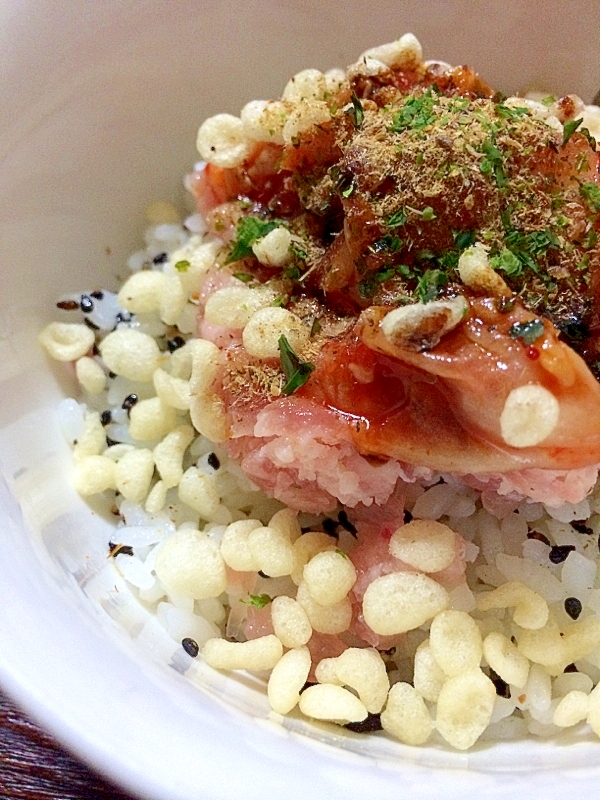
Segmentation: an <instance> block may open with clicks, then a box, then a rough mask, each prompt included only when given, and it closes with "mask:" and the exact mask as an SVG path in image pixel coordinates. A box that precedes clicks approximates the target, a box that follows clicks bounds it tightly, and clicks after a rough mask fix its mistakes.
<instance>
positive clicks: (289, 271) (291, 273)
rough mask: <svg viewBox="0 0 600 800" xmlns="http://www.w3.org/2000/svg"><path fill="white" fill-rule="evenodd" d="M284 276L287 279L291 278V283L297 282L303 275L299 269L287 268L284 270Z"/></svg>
mask: <svg viewBox="0 0 600 800" xmlns="http://www.w3.org/2000/svg"><path fill="white" fill-rule="evenodd" d="M283 274H284V275H285V277H286V278H289V279H290V280H291V281H297V280H298V278H299V277H300V275H301V274H302V273H301V272H300V270H299V269H298V267H287V268H286V269H285V270H284V273H283Z"/></svg>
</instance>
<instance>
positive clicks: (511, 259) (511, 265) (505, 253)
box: [490, 247, 523, 277]
mask: <svg viewBox="0 0 600 800" xmlns="http://www.w3.org/2000/svg"><path fill="white" fill-rule="evenodd" d="M490 266H491V267H492V269H499V270H502V272H505V273H506V274H507V275H509V276H511V277H513V276H516V275H521V274H522V272H523V265H522V264H521V262H520V261H519V259H518V258H517V257H516V255H515V254H514V253H513V252H512V251H511V250H509V249H508V247H505V248H504V249H503V250H502V252H501V253H499V254H498V255H497V256H492V257H491V258H490Z"/></svg>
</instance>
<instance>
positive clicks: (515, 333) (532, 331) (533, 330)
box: [508, 319, 544, 346]
mask: <svg viewBox="0 0 600 800" xmlns="http://www.w3.org/2000/svg"><path fill="white" fill-rule="evenodd" d="M543 333H544V323H543V322H542V321H541V319H533V320H531V322H515V324H514V325H511V327H510V328H509V331H508V335H509V336H510V337H511V339H522V340H523V342H524V343H525V344H526V345H527V346H531V345H532V344H533V343H534V342H535V341H536V340H537V339H539V338H540V336H542V335H543Z"/></svg>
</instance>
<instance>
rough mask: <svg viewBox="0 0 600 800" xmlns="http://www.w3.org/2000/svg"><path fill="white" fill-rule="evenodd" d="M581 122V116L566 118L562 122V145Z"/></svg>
mask: <svg viewBox="0 0 600 800" xmlns="http://www.w3.org/2000/svg"><path fill="white" fill-rule="evenodd" d="M582 122H583V117H580V118H579V119H570V120H567V122H565V123H564V124H563V140H562V146H563V147H564V146H565V145H566V143H567V142H568V141H569V139H570V138H571V136H573V134H574V133H575V131H576V130H577V128H578V127H579V126H580V125H581V123H582Z"/></svg>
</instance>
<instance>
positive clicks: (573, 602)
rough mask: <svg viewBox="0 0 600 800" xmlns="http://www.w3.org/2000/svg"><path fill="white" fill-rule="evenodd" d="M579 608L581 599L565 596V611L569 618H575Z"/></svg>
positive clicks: (579, 612) (578, 613)
mask: <svg viewBox="0 0 600 800" xmlns="http://www.w3.org/2000/svg"><path fill="white" fill-rule="evenodd" d="M581 609H582V606H581V600H578V599H577V598H576V597H567V599H566V600H565V611H566V612H567V614H568V615H569V616H570V617H571V619H577V618H578V617H579V615H580V614H581Z"/></svg>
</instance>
